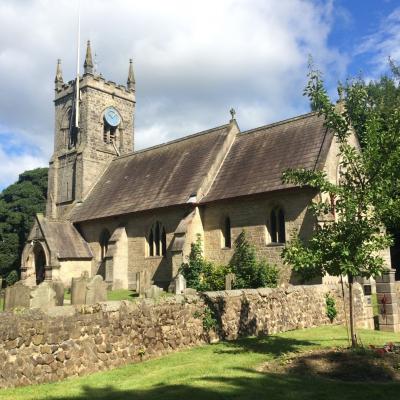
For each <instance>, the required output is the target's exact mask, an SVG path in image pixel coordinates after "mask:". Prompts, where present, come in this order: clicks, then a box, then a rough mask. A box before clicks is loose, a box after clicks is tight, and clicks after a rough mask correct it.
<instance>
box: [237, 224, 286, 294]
mask: <svg viewBox="0 0 400 400" xmlns="http://www.w3.org/2000/svg"><path fill="white" fill-rule="evenodd" d="M229 267H230V268H229V269H230V270H231V271H232V272H234V273H235V275H236V281H235V283H234V287H235V288H237V289H244V288H258V287H276V285H277V283H278V269H277V267H276V266H275V265H270V264H268V263H267V262H266V261H265V260H257V257H256V251H255V248H254V246H252V245H251V244H250V243H249V242H248V240H247V238H246V233H245V231H244V230H242V232H241V233H240V235H239V236H238V238H237V239H236V241H235V252H234V254H233V257H232V259H231V261H230V263H229Z"/></svg>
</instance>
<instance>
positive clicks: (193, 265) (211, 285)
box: [179, 235, 230, 292]
mask: <svg viewBox="0 0 400 400" xmlns="http://www.w3.org/2000/svg"><path fill="white" fill-rule="evenodd" d="M179 272H180V273H181V274H182V275H183V276H184V277H185V279H186V284H187V286H188V287H190V288H193V289H196V290H198V291H199V292H205V291H208V290H223V289H224V288H225V275H226V274H227V273H228V272H230V270H229V269H228V267H226V266H217V265H215V264H213V263H212V262H210V261H207V260H205V259H204V257H203V252H202V249H201V236H200V235H197V240H196V243H192V245H191V251H190V254H189V257H188V262H186V263H182V265H181V268H180V270H179Z"/></svg>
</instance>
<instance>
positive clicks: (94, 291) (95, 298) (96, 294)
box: [85, 275, 108, 304]
mask: <svg viewBox="0 0 400 400" xmlns="http://www.w3.org/2000/svg"><path fill="white" fill-rule="evenodd" d="M107 286H108V285H107V282H104V280H103V277H102V276H100V275H96V276H94V277H93V278H92V279H90V280H89V282H88V283H87V285H86V301H85V304H95V303H98V302H100V301H107Z"/></svg>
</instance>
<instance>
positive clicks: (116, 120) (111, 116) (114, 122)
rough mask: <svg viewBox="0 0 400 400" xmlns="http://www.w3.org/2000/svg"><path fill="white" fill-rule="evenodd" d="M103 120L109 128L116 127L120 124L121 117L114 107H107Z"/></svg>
mask: <svg viewBox="0 0 400 400" xmlns="http://www.w3.org/2000/svg"><path fill="white" fill-rule="evenodd" d="M104 119H105V120H106V121H107V123H108V124H109V125H110V126H118V125H119V124H120V122H121V117H120V116H119V114H118V111H117V110H116V109H115V108H114V107H108V108H107V110H106V111H105V113H104Z"/></svg>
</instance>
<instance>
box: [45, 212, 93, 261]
mask: <svg viewBox="0 0 400 400" xmlns="http://www.w3.org/2000/svg"><path fill="white" fill-rule="evenodd" d="M37 219H38V222H39V225H40V228H41V230H42V232H43V236H44V238H45V239H46V242H47V244H48V245H49V248H50V251H54V252H56V254H55V255H56V257H57V258H59V259H63V258H68V259H71V258H89V259H90V258H92V257H93V254H92V252H91V250H90V247H89V245H88V244H87V243H86V242H85V240H84V239H83V238H82V236H81V235H80V234H79V232H78V231H77V230H76V228H75V227H74V226H73V225H72V224H71V223H70V222H67V221H49V220H47V219H46V218H45V217H43V215H41V214H38V215H37Z"/></svg>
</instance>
